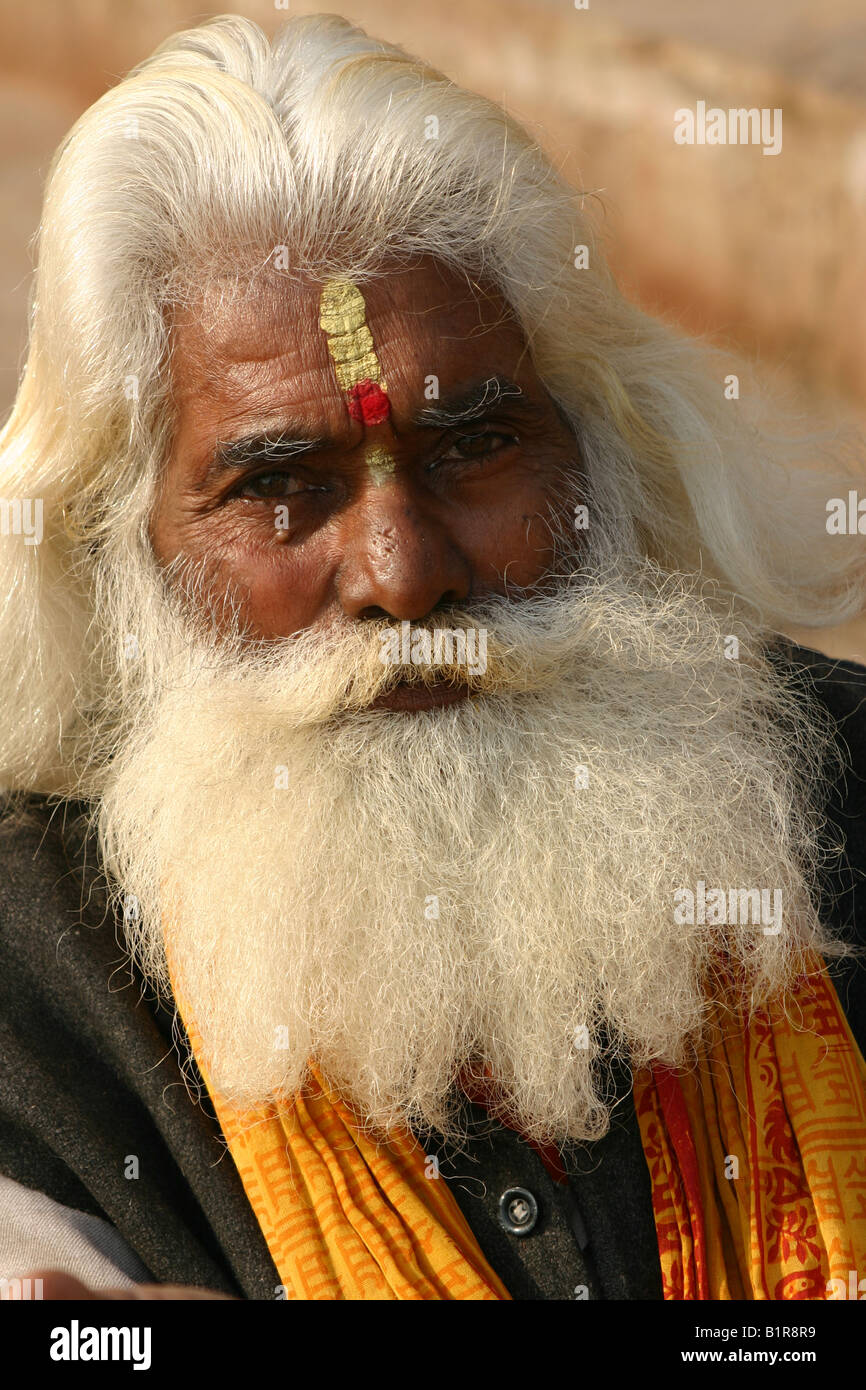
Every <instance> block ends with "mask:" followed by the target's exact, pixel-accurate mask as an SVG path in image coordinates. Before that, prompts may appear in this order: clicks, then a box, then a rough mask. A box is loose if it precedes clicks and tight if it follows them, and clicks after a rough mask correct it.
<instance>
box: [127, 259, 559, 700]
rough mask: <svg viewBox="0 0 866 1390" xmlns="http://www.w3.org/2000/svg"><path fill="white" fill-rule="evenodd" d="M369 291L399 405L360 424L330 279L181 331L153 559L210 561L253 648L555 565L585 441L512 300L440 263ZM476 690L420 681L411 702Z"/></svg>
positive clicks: (402, 612)
mask: <svg viewBox="0 0 866 1390" xmlns="http://www.w3.org/2000/svg"><path fill="white" fill-rule="evenodd" d="M359 288H360V291H361V294H362V295H363V303H362V311H363V313H364V316H365V318H366V324H367V327H368V328H369V331H370V334H371V335H372V347H373V352H374V354H375V359H376V364H377V365H378V367H379V368H380V369H381V380H382V382H383V383H384V386H385V392H386V397H387V404H386V405H385V409H386V410H387V411H388V413H387V416H386V418H384V419H380V420H375V417H376V416H377V415H381V414H382V411H381V410H379V411H373V412H368V414H371V415H372V416H373V417H374V421H373V422H370V421H369V420H368V421H366V422H365V420H364V419H363V418H361V419H358V418H353V413H354V415H355V416H357V415H358V414H360V413H361V412H360V411H359V410H358V409H357V408H356V409H355V410H354V412H352V411H350V399H349V394H348V393H347V391H346V389H345V387H344V386H341V384H340V381H339V380H338V375H337V371H336V368H335V358H334V355H333V347H332V342H333V335H330V334H329V333H328V332H327V331H326V329H324V328H323V327H322V326H321V317H322V313H321V294H322V285H321V284H316V283H313V282H306V281H305V282H297V281H290V280H288V279H286V278H282V277H279V276H277V275H274V276H273V277H271V278H270V279H269V281H268V283H267V285H262V286H260V287H259V288H258V289H257V290H256V292H255V293H254V294H252V295H246V296H241V297H238V298H237V299H236V300H234V301H232V302H229V303H222V304H221V303H220V302H219V296H218V294H217V293H212V294H211V295H210V296H206V297H205V300H204V303H203V305H202V306H201V309H200V311H199V312H196V313H195V314H193V313H191V312H189V311H187V312H184V313H183V314H179V315H178V316H177V318H176V321H175V323H174V355H173V386H174V391H175V401H176V407H177V412H178V418H177V429H176V434H175V439H174V445H173V449H172V453H171V458H170V460H169V464H168V469H167V473H166V477H165V482H164V488H163V491H162V494H161V498H160V501H159V504H158V507H157V510H156V514H155V517H154V521H153V525H152V539H153V544H154V549H155V552H156V555H157V558H158V559H159V560H160V561H161V562H163V563H167V562H169V561H171V560H173V559H175V558H176V557H177V556H179V555H181V554H182V555H183V556H185V557H188V558H189V559H190V560H192V561H199V560H204V561H206V563H207V568H208V574H209V576H210V578H211V580H212V581H213V582H214V583H215V585H216V587H217V590H218V591H220V592H225V591H226V589H230V590H231V591H232V592H233V593H234V594H235V595H236V597H237V599H238V601H239V602H240V604H241V609H242V614H243V618H244V620H245V622H246V624H247V625H248V629H249V631H250V632H251V633H253V634H254V635H257V636H260V637H264V638H273V637H286V636H289V635H291V634H293V633H296V632H298V631H300V630H302V629H305V628H311V627H316V626H320V627H323V628H326V627H329V626H331V625H332V624H334V623H339V622H345V620H346V619H348V620H355V619H362V618H367V617H376V618H380V619H381V618H383V617H384V618H388V619H392V620H395V621H401V620H404V619H405V620H409V621H410V622H420V621H421V620H423V619H425V618H427V617H428V615H429V614H431V613H432V612H433V610H435V609H436V608H437V607H443V608H444V607H447V606H448V605H450V604H464V603H465V602H466V601H467V600H470V599H472V598H476V597H478V596H480V595H483V594H491V593H494V594H504V593H505V592H506V590H509V591H510V590H512V589H513V588H518V589H528V590H532V589H533V587H534V586H536V585H537V584H538V583H539V581H540V580H542V579H543V578H544V576H545V575H546V574H547V572H548V571H549V569H550V566H551V563H552V560H553V540H552V534H551V531H550V528H549V525H548V522H547V520H546V518H547V517H549V515H550V507H551V505H552V503H553V498H554V496H555V494H556V491H557V490H558V484H559V480H560V475H561V470H562V469H563V467H566V468H569V469H572V470H573V468H574V464H575V457H576V445H575V440H574V436H573V434H572V433H571V432H570V431H569V429H568V428H567V425H566V424H565V422H564V420H563V419H562V417H561V416H560V414H559V412H558V410H557V408H556V406H555V405H554V403H553V401H552V399H551V397H550V396H549V395H548V393H547V391H546V390H545V388H544V386H543V385H542V383H541V381H540V380H539V377H538V375H537V373H536V372H535V370H534V368H533V365H532V362H531V360H530V357H529V353H528V351H527V347H526V342H525V339H524V337H523V334H522V333H521V331H520V329H519V328H518V327H517V325H516V324H515V323H514V321H513V319H512V318H511V317H510V316H509V314H508V310H507V306H506V305H505V303H504V301H503V300H502V299H501V297H500V296H499V295H498V294H496V293H495V292H493V291H485V290H483V289H479V288H478V287H476V286H473V287H470V286H468V285H467V283H466V281H465V280H464V279H463V278H461V277H459V276H457V275H456V274H455V273H454V272H452V271H450V270H449V269H447V268H446V267H443V266H442V265H440V264H437V263H436V262H434V261H431V260H425V261H422V262H421V263H420V264H419V266H418V267H417V268H413V269H411V270H398V271H395V272H393V273H387V274H383V275H381V276H380V277H379V278H377V279H376V280H374V281H373V282H371V283H369V284H365V285H362V286H360V287H359ZM358 302H360V301H357V300H356V303H358ZM363 365H364V364H363V363H361V368H360V369H359V370H361V371H362V369H363ZM367 366H368V367H369V358H368V359H367ZM350 367H351V364H350ZM374 370H375V368H374ZM431 379H435V381H433V380H431ZM482 401H483V402H485V404H484V405H483V406H482V405H481V402H482ZM437 411H439V412H450V413H452V414H453V415H455V416H459V415H460V414H461V412H462V414H463V418H462V419H459V418H457V419H455V421H454V423H453V424H450V425H449V424H448V422H447V420H446V419H444V418H437V415H436V412H437ZM470 412H471V413H470ZM261 435H267V437H268V440H269V441H270V442H271V447H270V448H268V447H267V441H262V440H258V439H257V437H258V436H261ZM277 439H279V440H280V442H281V445H284V447H283V448H282V452H281V453H280V450H279V449H276V450H275V449H274V448H273V442H274V441H276V440H277ZM242 440H249V441H251V442H250V443H249V445H248V447H246V448H245V449H243V451H242V453H240V454H239V451H238V449H237V448H235V449H234V450H232V451H231V454H230V455H229V456H228V457H226V452H227V451H226V450H225V446H226V445H228V444H235V443H236V442H237V441H242ZM298 441H300V444H299V443H298ZM219 446H222V451H221V452H222V458H223V459H224V464H223V466H220V463H221V457H220V454H219V453H218V452H217V451H218V447H219ZM225 465H228V466H225ZM464 693H465V691H462V690H461V691H457V692H455V690H454V687H453V686H448V685H445V684H443V686H442V687H441V689H439V690H436V689H432V690H431V689H427V690H423V691H419V690H417V689H416V690H414V691H413V692H412V697H411V707H413V708H414V707H419V706H420V705H423V706H428V705H433V704H441V703H445V702H446V701H447V700H450V699H454V698H459V697H460V696H461V695H462V694H464ZM406 699H407V696H406V693H405V692H403V693H402V695H401V692H399V691H397V692H393V693H392V694H391V695H390V696H389V697H388V700H387V702H386V703H387V704H388V706H389V707H394V708H406V707H409V706H408V705H407V704H406Z"/></svg>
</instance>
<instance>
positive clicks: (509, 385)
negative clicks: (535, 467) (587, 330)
mask: <svg viewBox="0 0 866 1390" xmlns="http://www.w3.org/2000/svg"><path fill="white" fill-rule="evenodd" d="M506 404H507V405H509V406H510V408H511V409H513V410H516V411H517V412H518V413H519V414H520V415H522V416H523V417H524V418H526V419H534V420H540V419H541V418H542V416H543V415H544V413H545V412H544V409H543V407H542V406H541V405H540V404H537V403H536V402H534V401H531V400H529V398H528V397H527V396H526V395H525V393H524V392H523V390H522V389H521V388H520V387H519V386H517V385H515V383H514V382H513V381H509V380H508V378H507V377H503V376H499V375H493V376H488V377H485V379H484V380H483V381H476V382H473V383H472V385H471V386H467V387H461V388H459V389H458V390H456V391H453V392H450V393H449V394H448V395H447V396H445V397H444V398H443V399H442V400H440V401H437V402H436V403H435V404H432V405H427V406H424V407H423V408H422V409H421V410H419V411H417V412H416V413H415V414H414V415H413V417H412V421H411V423H412V426H413V427H414V428H416V429H439V430H453V429H459V428H460V426H462V425H468V424H472V423H477V422H479V421H481V420H483V419H485V418H486V417H488V416H490V415H493V414H494V413H495V412H496V411H497V410H500V409H501V408H502V406H503V405H506ZM337 447H339V441H338V440H336V439H333V438H330V437H328V436H327V435H313V436H310V435H307V434H301V433H294V432H293V431H292V429H291V428H290V427H288V426H287V427H286V428H284V429H279V430H275V431H270V432H269V431H259V432H258V433H256V434H250V435H245V436H244V437H243V438H241V439H232V440H226V441H222V440H218V441H217V443H216V444H215V446H214V448H213V450H212V452H211V454H210V457H209V459H208V462H207V467H206V471H205V473H204V475H203V477H202V479H201V482H200V484H199V487H200V488H205V487H207V486H208V485H209V484H211V483H213V482H215V481H218V480H219V479H220V478H221V477H223V476H225V475H226V474H232V473H240V472H242V471H243V470H244V469H245V468H249V467H251V466H252V465H253V464H261V463H264V464H266V465H267V464H272V465H274V467H277V466H278V465H280V464H285V463H289V462H291V461H293V460H294V461H297V460H299V459H302V458H304V457H308V456H309V455H311V454H316V453H321V452H322V451H323V450H325V449H334V448H337Z"/></svg>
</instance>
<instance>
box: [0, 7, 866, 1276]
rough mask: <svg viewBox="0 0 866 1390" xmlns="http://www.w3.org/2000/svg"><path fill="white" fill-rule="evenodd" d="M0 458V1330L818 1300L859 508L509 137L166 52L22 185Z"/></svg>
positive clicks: (849, 1073)
mask: <svg viewBox="0 0 866 1390" xmlns="http://www.w3.org/2000/svg"><path fill="white" fill-rule="evenodd" d="M0 458H2V473H0V481H2V488H3V492H4V496H5V497H6V498H7V499H12V500H14V499H17V500H18V501H19V503H20V507H19V513H20V515H21V516H22V517H25V516H30V515H39V516H40V517H41V518H42V521H43V525H44V534H42V536H41V537H40V538H38V544H35V543H32V542H34V541H35V540H36V539H37V537H36V535H35V534H32V535H26V534H24V530H25V528H24V527H23V526H22V527H21V528H19V530H20V531H21V534H9V535H7V536H5V537H4V538H3V542H2V564H3V567H4V570H5V575H4V578H5V581H6V582H5V583H4V584H3V593H4V604H5V606H4V608H3V611H2V646H3V651H4V675H3V687H4V688H3V692H2V693H3V703H2V708H3V715H2V729H0V769H2V772H0V776H2V782H3V785H4V787H5V788H7V789H8V796H7V804H6V808H5V813H4V818H3V821H2V855H3V865H4V876H3V886H2V897H0V951H2V972H0V1029H2V1039H3V1054H2V1055H3V1061H2V1064H0V1174H2V1179H0V1274H3V1275H4V1276H5V1277H6V1278H7V1279H12V1278H14V1277H16V1276H17V1277H22V1276H25V1275H35V1273H36V1271H39V1270H42V1271H43V1272H44V1271H47V1270H55V1271H59V1273H58V1274H56V1275H55V1276H52V1277H48V1276H47V1275H45V1278H46V1287H47V1289H48V1291H49V1292H54V1293H55V1294H56V1295H57V1296H61V1295H62V1294H63V1293H67V1294H69V1293H70V1291H71V1294H72V1296H79V1297H86V1296H88V1293H87V1290H88V1288H90V1289H97V1290H99V1289H102V1290H104V1289H114V1290H116V1291H122V1290H123V1289H126V1290H130V1289H131V1288H133V1287H135V1286H139V1287H140V1288H141V1289H142V1290H143V1292H144V1294H145V1296H154V1297H156V1296H160V1294H162V1295H163V1296H165V1295H166V1294H168V1295H169V1296H184V1295H185V1296H193V1295H192V1290H194V1289H199V1290H201V1289H204V1290H207V1291H209V1292H210V1293H211V1294H213V1295H219V1294H223V1295H225V1294H228V1295H233V1296H235V1297H238V1296H239V1297H244V1298H247V1299H273V1298H289V1299H390V1298H396V1299H431V1298H432V1299H438V1298H456V1299H507V1298H509V1297H510V1298H522V1299H545V1298H549V1299H575V1298H576V1299H584V1298H589V1299H652V1298H662V1297H664V1298H667V1299H720V1300H721V1299H736V1298H753V1299H777V1300H785V1299H802V1298H807V1299H828V1298H833V1297H847V1296H849V1293H848V1287H849V1284H848V1281H849V1272H850V1271H851V1270H855V1271H856V1270H858V1269H861V1270H862V1269H863V1268H864V1264H863V1261H864V1258H866V1160H864V1156H863V1146H864V1138H866V1065H864V1060H863V1055H862V1050H861V1049H862V1048H863V1046H864V1038H866V991H864V987H863V983H862V973H861V972H860V969H859V966H858V964H857V961H856V956H855V954H854V953H852V951H851V949H850V946H851V943H852V942H855V941H856V929H857V928H858V925H859V928H860V932H861V935H862V926H863V920H864V903H863V890H862V887H861V884H862V879H863V869H864V867H866V861H864V857H863V850H862V829H861V830H860V831H859V832H858V830H857V826H856V818H857V817H858V816H859V815H861V814H862V812H863V809H864V796H863V790H862V787H863V781H862V776H860V770H861V766H862V754H863V749H864V742H863V740H864V728H866V720H864V710H866V698H864V697H866V672H864V671H863V670H862V668H859V667H857V666H855V665H853V664H849V663H846V662H832V663H831V662H829V661H827V660H826V659H823V658H821V657H820V656H819V655H818V653H817V652H813V651H810V650H807V649H804V648H797V647H794V646H793V645H792V644H790V643H788V642H786V641H785V640H784V639H783V638H782V637H781V635H780V633H781V631H782V629H784V628H785V627H787V626H790V625H792V624H811V625H813V626H816V627H817V626H820V625H822V624H828V623H831V622H834V621H842V620H843V619H844V618H846V617H848V616H851V615H852V614H854V613H856V612H857V611H859V607H861V606H862V604H863V601H864V579H866V572H864V566H863V559H862V553H861V552H860V551H859V550H858V549H857V538H856V537H854V536H850V537H848V536H837V535H832V536H831V535H829V534H828V531H827V528H826V526H825V517H826V501H827V499H828V498H829V497H831V496H833V495H835V493H836V492H840V494H841V493H843V492H844V490H845V489H846V488H847V486H848V481H847V480H846V479H844V478H843V477H841V474H840V478H839V481H838V482H837V481H836V479H835V478H834V476H833V475H832V472H831V471H829V470H828V463H827V460H824V464H823V466H824V471H823V472H815V471H811V470H810V469H808V468H806V467H800V468H797V469H794V468H789V466H788V464H789V461H790V460H789V456H788V455H786V454H785V453H784V450H780V445H779V442H778V439H772V440H771V439H770V437H769V436H764V435H762V434H761V433H760V431H759V429H758V426H757V424H756V422H755V420H754V419H753V418H752V416H751V415H750V414H749V413H748V412H747V409H746V406H745V404H743V403H740V402H732V401H730V400H726V399H725V392H724V367H723V365H722V364H720V363H719V362H718V361H716V359H715V358H714V357H712V356H708V355H706V354H705V353H704V351H703V350H702V349H699V348H698V347H696V346H695V345H693V344H690V343H687V342H684V341H683V340H681V339H680V338H678V337H677V336H676V335H675V334H673V333H672V332H671V331H670V330H669V329H667V328H666V327H664V326H663V325H661V324H660V323H658V322H656V321H655V320H653V319H650V318H647V317H646V316H644V315H643V314H642V313H640V312H639V311H638V310H636V309H635V308H634V307H633V306H631V305H629V304H628V303H627V302H625V301H624V300H623V299H622V297H621V296H620V295H619V293H618V292H617V290H616V287H615V286H614V285H613V283H612V282H611V280H610V278H609V276H608V274H607V272H606V270H605V268H604V265H603V261H602V257H601V254H600V251H599V249H598V247H597V245H596V244H595V243H594V241H593V238H592V235H591V231H590V229H589V226H588V225H587V223H586V221H585V220H584V213H583V211H582V206H581V199H580V198H579V197H578V196H577V195H574V194H573V193H572V192H571V191H570V190H569V189H567V188H566V187H565V186H564V185H563V184H562V183H561V181H560V180H559V178H558V176H557V175H556V174H555V172H554V170H553V169H552V167H551V165H550V163H549V162H548V160H547V159H546V157H545V156H544V155H543V153H542V152H541V151H540V150H539V149H538V147H537V146H536V145H535V144H534V143H533V142H532V141H531V140H530V138H529V137H528V135H527V134H526V132H525V131H523V130H522V129H521V128H520V127H518V126H516V125H515V124H514V123H513V122H512V121H511V120H510V119H509V118H508V117H507V116H506V115H505V114H504V113H503V112H502V111H501V110H500V109H498V108H497V107H495V106H493V105H492V104H491V103H489V102H487V101H486V100H483V99H482V98H480V97H478V96H474V95H472V94H469V93H466V92H462V91H460V90H459V89H457V88H455V87H454V86H453V85H452V84H451V83H450V82H448V81H447V80H446V79H445V78H444V77H443V76H442V75H441V74H440V73H438V72H435V71H433V70H431V69H429V68H426V67H424V66H423V65H421V64H419V63H418V62H416V61H414V60H411V59H409V58H408V57H407V56H406V55H405V54H404V53H402V51H400V50H399V49H396V48H392V47H389V46H387V45H383V44H380V43H377V42H373V41H372V40H370V39H368V38H367V37H366V36H365V35H364V34H362V33H361V32H360V31H359V30H357V29H355V28H353V27H352V26H351V25H349V24H348V23H346V22H345V21H343V20H341V19H339V18H337V17H335V16H315V17H305V18H302V19H297V20H294V21H292V22H291V23H289V24H288V25H287V26H286V27H285V28H284V29H283V30H282V31H281V33H280V35H279V36H278V37H277V39H276V40H275V41H274V42H273V44H272V45H271V44H269V43H268V41H267V40H266V38H265V37H264V35H263V34H262V32H261V31H260V30H259V29H258V28H257V27H256V26H255V25H254V24H252V23H250V22H248V21H246V20H241V19H235V18H231V17H223V18H221V19H219V20H214V21H212V22H210V23H208V24H205V25H203V26H202V27H201V28H199V29H195V30H192V31H189V32H185V33H182V34H179V35H177V36H175V37H174V38H172V39H171V40H169V41H168V42H167V43H165V44H164V45H163V46H162V47H161V48H160V49H159V50H158V51H157V52H156V53H155V54H154V55H153V57H152V58H150V59H149V60H148V61H147V62H145V63H143V64H142V65H141V66H140V67H139V68H137V69H136V70H135V71H134V72H133V73H132V74H131V75H130V76H129V77H128V78H127V79H126V80H125V81H123V82H121V83H120V84H119V85H118V86H117V87H116V88H115V89H114V90H112V91H111V92H109V93H108V94H107V95H106V96H104V97H103V98H102V99H101V100H100V101H98V102H97V103H96V105H95V106H94V107H93V108H92V109H91V110H90V111H88V112H87V113H86V114H85V115H84V116H83V117H82V119H81V121H80V122H79V124H78V125H77V126H76V128H75V129H74V130H73V132H72V133H71V135H70V136H69V138H68V139H67V140H66V141H65V142H64V145H63V146H62V148H61V150H60V151H59V152H58V155H57V157H56V160H55V162H54V165H53V167H52V170H51V175H50V179H49V183H48V188H47V192H46V200H45V213H44V219H43V225H42V229H41V236H40V252H39V269H38V278H37V286H36V293H35V301H34V315H33V324H32V341H31V348H30V354H29V358H28V362H27V367H26V370H25V374H24V377H23V381H22V384H21V388H20V391H19V395H18V399H17V401H16V404H15V408H14V411H13V413H12V416H11V419H10V421H9V423H8V425H7V427H6V430H5V432H4V434H3V438H2V456H0ZM25 504H26V506H25ZM28 508H29V510H28ZM852 760H856V767H855V774H856V775H851V772H850V764H851V761H852ZM846 773H847V775H846ZM858 834H859V840H858ZM226 1150H227V1151H228V1152H226ZM70 1278H71V1279H72V1283H70V1282H69V1279H70ZM155 1286H162V1288H161V1289H160V1288H156V1287H155ZM166 1286H169V1287H168V1288H166ZM840 1290H841V1291H840Z"/></svg>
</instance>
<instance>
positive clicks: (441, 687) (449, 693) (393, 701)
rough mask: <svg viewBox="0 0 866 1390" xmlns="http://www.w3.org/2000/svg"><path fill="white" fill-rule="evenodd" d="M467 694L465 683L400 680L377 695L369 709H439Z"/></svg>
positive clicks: (452, 703)
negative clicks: (430, 683)
mask: <svg viewBox="0 0 866 1390" xmlns="http://www.w3.org/2000/svg"><path fill="white" fill-rule="evenodd" d="M468 695H469V687H468V686H467V685H453V684H451V682H450V681H439V682H437V684H436V685H432V686H431V685H408V684H407V683H406V682H405V681H401V682H400V684H399V685H395V686H394V688H393V689H392V690H388V691H386V692H385V694H383V695H378V696H377V697H376V699H375V700H373V701H372V703H371V704H370V706H369V708H370V709H386V710H395V711H401V712H405V713H412V712H414V711H415V710H422V709H439V708H441V707H442V706H444V705H456V704H459V703H460V701H461V700H465V699H466V698H467V696H468Z"/></svg>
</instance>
